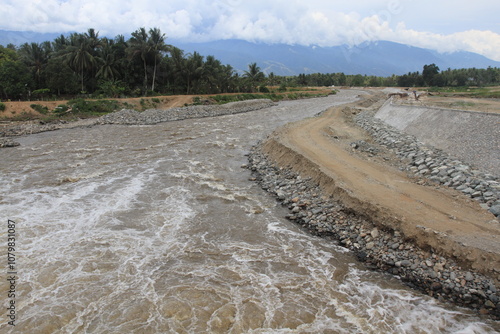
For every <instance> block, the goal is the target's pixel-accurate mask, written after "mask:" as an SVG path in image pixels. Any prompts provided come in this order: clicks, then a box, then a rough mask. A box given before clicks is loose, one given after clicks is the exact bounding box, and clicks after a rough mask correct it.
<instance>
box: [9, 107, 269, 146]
mask: <svg viewBox="0 0 500 334" xmlns="http://www.w3.org/2000/svg"><path fill="white" fill-rule="evenodd" d="M273 105H276V103H275V102H273V101H271V100H269V99H258V100H248V101H240V102H231V103H227V104H222V105H196V106H187V107H182V108H172V109H166V110H163V109H148V110H146V111H143V112H138V111H136V110H130V109H123V110H120V111H117V112H113V113H110V114H107V115H104V116H101V117H99V118H94V119H85V120H79V121H75V122H63V121H61V122H57V123H50V124H42V123H40V122H31V123H25V124H15V125H12V126H7V127H5V128H3V129H2V130H0V147H12V146H17V145H19V144H18V143H16V142H14V141H13V140H12V139H10V138H8V137H14V136H22V135H28V134H33V133H39V132H45V131H54V130H58V129H63V128H74V127H87V126H94V125H99V124H126V125H133V124H137V125H139V124H157V123H161V122H171V121H179V120H183V119H189V118H203V117H214V116H223V115H231V114H239V113H244V112H249V111H253V110H259V109H263V108H268V107H271V106H273Z"/></svg>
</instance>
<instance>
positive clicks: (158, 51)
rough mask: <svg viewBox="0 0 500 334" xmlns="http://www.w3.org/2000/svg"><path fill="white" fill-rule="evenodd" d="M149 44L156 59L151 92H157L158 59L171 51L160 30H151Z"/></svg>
mask: <svg viewBox="0 0 500 334" xmlns="http://www.w3.org/2000/svg"><path fill="white" fill-rule="evenodd" d="M148 44H149V45H150V52H151V54H152V56H153V58H154V67H153V82H152V83H151V90H152V91H154V90H155V82H156V66H157V64H158V63H157V62H158V59H161V56H162V52H166V51H168V50H169V46H168V45H166V44H165V34H162V33H161V31H160V29H158V28H152V29H149V39H148Z"/></svg>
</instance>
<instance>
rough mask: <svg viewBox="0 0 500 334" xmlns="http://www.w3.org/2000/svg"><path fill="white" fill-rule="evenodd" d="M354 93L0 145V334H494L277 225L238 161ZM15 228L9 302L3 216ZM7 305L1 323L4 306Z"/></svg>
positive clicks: (488, 326)
mask: <svg viewBox="0 0 500 334" xmlns="http://www.w3.org/2000/svg"><path fill="white" fill-rule="evenodd" d="M358 94H360V92H359V91H344V92H342V93H339V94H337V95H333V96H329V97H325V98H315V99H308V100H300V101H287V102H281V103H279V104H278V105H277V106H274V107H271V108H266V109H262V110H258V111H252V112H248V113H244V114H237V115H230V116H221V117H213V118H202V119H191V120H185V121H176V122H169V123H161V124H156V125H148V126H123V125H102V126H94V127H91V128H75V129H66V130H58V131H53V132H45V133H39V134H36V135H31V136H25V137H21V138H17V139H16V140H17V141H19V142H20V143H21V146H18V147H15V148H6V149H2V150H0V173H1V174H0V188H1V193H0V213H1V214H0V219H2V222H3V224H2V226H3V228H2V229H1V230H0V237H1V239H2V242H1V245H2V246H1V247H2V251H1V253H2V254H3V255H2V259H3V260H2V261H3V262H4V263H2V266H1V268H3V269H2V273H1V274H0V277H1V278H2V281H1V283H0V294H1V297H0V301H1V305H2V311H1V312H0V313H1V314H0V322H1V323H0V331H1V332H2V333H47V334H49V333H412V334H413V333H496V332H497V331H500V326H499V324H498V322H494V321H490V320H487V319H482V318H480V317H478V316H477V315H475V314H474V313H473V312H472V311H468V310H465V309H461V308H456V307H454V306H451V305H447V304H442V303H440V302H438V301H436V300H434V299H432V298H430V297H427V296H424V295H422V294H420V293H418V292H416V291H414V290H411V289H410V288H408V287H406V286H404V285H403V284H401V282H400V281H398V280H397V279H396V278H394V277H391V276H388V275H386V274H383V273H378V272H373V271H370V270H367V269H364V268H363V266H362V265H360V264H358V263H357V262H356V259H355V258H354V256H353V255H352V254H350V253H349V252H347V251H346V250H345V249H344V248H342V247H340V246H337V245H336V244H335V243H333V242H332V241H328V240H324V239H321V238H318V237H314V236H312V235H309V234H308V233H306V232H305V231H303V230H301V228H300V227H298V226H296V225H294V224H293V223H292V222H290V221H288V220H286V219H285V218H284V217H285V215H286V213H287V212H286V210H285V209H284V208H282V207H281V206H280V205H278V204H277V202H276V201H275V199H274V198H272V197H270V196H269V195H268V194H267V193H266V192H265V191H263V190H262V189H260V188H259V186H258V185H257V184H256V183H255V182H252V181H249V178H250V177H251V174H250V172H249V171H248V170H246V169H244V168H241V166H242V165H243V164H245V163H246V162H247V161H246V156H245V154H246V153H247V152H248V151H249V150H250V148H251V146H252V145H254V144H255V143H256V142H257V141H258V140H261V139H263V138H265V136H267V135H268V134H270V133H271V132H272V131H273V130H274V129H276V128H277V127H278V126H281V125H283V124H286V123H288V122H291V121H295V120H299V119H302V118H305V117H312V116H314V115H315V114H317V113H319V112H321V111H324V110H326V109H327V108H328V107H330V106H333V105H336V104H341V103H347V102H353V101H354V100H355V99H356V96H357V95H358ZM8 219H10V220H11V221H13V222H15V226H16V227H15V234H16V247H15V252H14V253H15V256H16V260H15V270H16V275H17V276H16V284H15V297H14V298H10V297H8V291H9V282H8V281H7V280H6V279H5V277H6V276H7V272H8V268H7V254H6V253H7V249H6V244H7V234H8V229H7V221H8ZM11 300H14V301H15V306H16V309H15V317H16V318H15V326H12V325H9V324H8V322H9V318H8V315H9V311H8V310H7V308H8V307H9V303H10V301H11Z"/></svg>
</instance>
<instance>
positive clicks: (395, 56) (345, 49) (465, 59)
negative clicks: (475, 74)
mask: <svg viewBox="0 0 500 334" xmlns="http://www.w3.org/2000/svg"><path fill="white" fill-rule="evenodd" d="M169 43H170V44H172V45H174V46H176V47H178V48H180V49H182V50H184V51H185V52H194V51H197V52H199V53H200V54H201V55H203V56H208V55H213V56H214V57H215V58H217V59H219V60H220V61H221V62H222V63H223V64H230V65H231V66H233V67H234V68H235V69H236V70H238V71H240V72H242V71H244V70H247V69H248V64H250V63H254V62H256V63H257V65H258V66H259V67H260V68H261V70H263V71H264V72H265V73H267V74H269V73H271V72H274V74H276V75H298V74H300V73H305V74H310V73H337V72H343V73H344V74H363V75H365V74H366V75H376V76H390V75H392V74H396V75H402V74H406V73H408V72H416V71H420V72H421V71H422V69H423V67H424V65H428V64H436V65H437V66H438V67H439V68H440V69H441V70H446V69H448V68H451V69H457V68H472V67H476V68H487V67H488V66H491V67H500V62H498V61H494V60H491V59H488V58H486V57H484V56H482V55H479V54H476V53H472V52H466V51H458V52H453V53H439V52H437V51H433V50H429V49H423V48H418V47H414V46H409V45H404V44H399V43H394V42H388V41H378V42H369V43H368V42H367V43H363V44H360V45H358V46H354V47H349V46H346V45H341V46H334V47H318V46H301V45H286V44H264V43H251V42H246V41H242V40H220V41H214V42H206V43H182V42H176V41H173V42H172V41H169Z"/></svg>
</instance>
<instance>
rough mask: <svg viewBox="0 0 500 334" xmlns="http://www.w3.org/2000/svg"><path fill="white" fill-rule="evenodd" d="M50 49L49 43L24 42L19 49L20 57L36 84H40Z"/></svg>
mask: <svg viewBox="0 0 500 334" xmlns="http://www.w3.org/2000/svg"><path fill="white" fill-rule="evenodd" d="M51 51H52V50H51V47H50V43H43V44H38V43H31V44H28V43H24V44H23V45H22V46H21V48H20V49H19V53H20V55H21V58H22V59H23V61H24V63H25V64H26V65H27V66H28V67H29V68H30V69H31V71H32V73H33V77H34V78H35V81H36V83H37V85H38V86H40V81H41V75H42V72H43V70H44V68H45V66H46V65H47V62H48V61H49V55H50V53H51ZM38 88H41V87H38Z"/></svg>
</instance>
